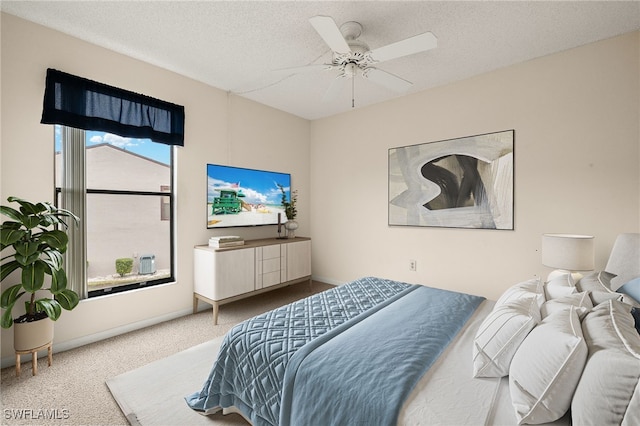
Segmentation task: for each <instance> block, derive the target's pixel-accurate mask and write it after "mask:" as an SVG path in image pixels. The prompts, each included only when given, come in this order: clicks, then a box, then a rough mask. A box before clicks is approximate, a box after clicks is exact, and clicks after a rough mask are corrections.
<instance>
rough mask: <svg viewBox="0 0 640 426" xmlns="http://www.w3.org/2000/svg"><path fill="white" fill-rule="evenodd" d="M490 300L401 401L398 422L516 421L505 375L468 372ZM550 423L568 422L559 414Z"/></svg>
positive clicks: (460, 424) (405, 425) (464, 424)
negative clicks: (475, 341)
mask: <svg viewBox="0 0 640 426" xmlns="http://www.w3.org/2000/svg"><path fill="white" fill-rule="evenodd" d="M494 305H495V302H494V301H488V300H486V301H484V302H483V303H482V304H481V305H480V306H479V307H478V309H477V310H476V312H475V313H474V314H473V316H472V317H471V318H470V319H469V322H468V323H467V325H466V326H465V328H464V329H463V330H462V331H461V332H460V333H459V334H458V336H456V338H455V340H454V341H453V342H451V344H450V345H449V347H448V348H447V349H446V350H445V352H444V353H443V354H442V356H440V358H439V359H438V360H437V361H436V362H435V363H434V364H433V365H432V366H431V368H430V369H429V371H427V373H426V374H425V375H424V376H423V377H422V378H421V379H420V381H419V382H418V384H417V385H416V387H415V388H414V390H413V391H412V393H411V394H410V395H409V398H407V400H406V401H405V403H404V405H403V407H402V410H401V412H400V416H399V417H398V425H402V426H412V425H456V426H467V425H469V426H471V425H473V426H477V425H517V423H518V422H517V420H516V416H515V411H514V409H513V406H512V404H511V396H510V395H509V378H508V377H504V378H502V379H498V378H474V377H473V359H472V347H473V340H474V338H475V335H476V332H477V330H478V328H479V327H480V324H481V323H482V321H483V320H484V318H485V317H486V316H487V315H489V313H490V312H491V310H492V309H493V306H494ZM551 424H552V425H558V426H559V425H568V424H570V422H569V416H565V417H564V418H562V419H560V420H559V421H557V422H554V423H551Z"/></svg>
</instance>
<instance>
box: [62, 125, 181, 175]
mask: <svg viewBox="0 0 640 426" xmlns="http://www.w3.org/2000/svg"><path fill="white" fill-rule="evenodd" d="M86 141H87V146H92V145H98V144H101V143H108V144H110V145H113V146H116V147H118V148H122V149H124V150H127V151H130V152H132V153H134V154H138V155H141V156H143V157H147V158H150V159H152V160H155V161H158V162H160V163H162V164H167V165H168V164H169V163H170V161H171V147H170V146H169V145H165V144H161V143H155V142H153V141H152V140H151V139H136V138H125V137H122V136H118V135H113V134H111V133H106V132H96V131H92V130H87V131H86ZM61 147H62V127H61V126H55V150H56V152H59V151H60V150H61Z"/></svg>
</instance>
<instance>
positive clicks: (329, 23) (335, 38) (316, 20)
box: [309, 15, 351, 53]
mask: <svg viewBox="0 0 640 426" xmlns="http://www.w3.org/2000/svg"><path fill="white" fill-rule="evenodd" d="M309 22H310V23H311V25H312V26H313V28H315V30H316V31H317V32H318V34H320V37H322V39H323V40H324V42H325V43H327V45H328V46H329V47H330V48H331V50H333V51H334V52H338V53H349V52H351V48H349V45H348V44H347V41H346V40H345V39H344V37H343V36H342V33H341V32H340V29H339V28H338V26H337V25H336V22H335V21H334V20H333V18H331V17H330V16H321V15H318V16H313V17H311V18H309Z"/></svg>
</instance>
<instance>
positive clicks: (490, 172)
mask: <svg viewBox="0 0 640 426" xmlns="http://www.w3.org/2000/svg"><path fill="white" fill-rule="evenodd" d="M514 137H515V131H514V130H505V131H501V132H496V133H487V134H482V135H476V136H467V137H462V138H457V139H448V140H443V141H437V142H428V143H423V144H418V145H409V146H403V147H398V148H391V149H389V225H405V226H436V227H445V228H476V229H504V230H513V229H514V226H513V222H514V221H513V212H514V209H513V186H514V184H513V183H514V175H513V164H514V161H513V160H514V158H513V153H514V151H513V149H514Z"/></svg>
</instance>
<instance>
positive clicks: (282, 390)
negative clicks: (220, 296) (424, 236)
mask: <svg viewBox="0 0 640 426" xmlns="http://www.w3.org/2000/svg"><path fill="white" fill-rule="evenodd" d="M624 235H626V236H627V237H628V236H629V235H631V239H632V241H635V242H636V243H637V244H638V245H640V234H624ZM613 255H614V253H613V252H612V258H613ZM628 255H629V252H628V251H625V254H624V256H626V257H627V261H626V263H625V262H623V263H622V266H620V262H618V264H617V266H616V268H617V269H618V270H617V271H615V272H616V273H613V271H607V270H606V269H607V268H605V270H604V271H595V272H593V273H591V274H588V275H586V276H585V277H583V278H582V279H580V280H579V281H577V282H573V281H572V279H573V278H572V276H571V274H567V275H566V276H562V275H560V276H558V277H557V278H554V280H553V282H546V283H543V282H542V281H541V280H540V279H538V278H534V279H530V280H525V281H522V282H518V283H515V284H514V285H512V286H511V287H509V288H508V289H507V290H506V291H505V292H504V293H503V294H502V295H501V297H500V298H498V300H497V301H490V300H485V299H484V298H483V297H480V296H476V295H471V294H465V293H458V292H453V291H448V290H442V289H437V288H432V287H427V286H424V285H416V284H408V283H403V282H398V281H394V280H389V279H383V278H378V277H364V278H361V279H358V280H355V281H353V282H351V283H348V284H345V285H342V286H338V287H336V288H333V289H330V290H327V291H325V292H322V293H318V294H315V295H312V296H310V297H308V298H305V299H302V300H300V301H297V302H293V303H291V304H289V305H286V306H283V307H281V308H278V309H275V310H273V311H270V312H267V313H265V314H262V315H258V316H256V317H254V318H251V319H249V320H247V321H245V322H242V323H240V324H238V325H237V326H235V327H234V328H232V329H231V330H230V331H229V333H227V335H226V336H225V338H224V341H223V343H222V346H221V349H220V351H219V353H218V357H217V360H216V362H215V363H214V365H213V367H212V369H211V372H210V374H209V376H208V377H207V378H206V380H205V383H204V385H202V387H201V388H200V390H199V391H196V392H194V393H192V394H191V395H188V396H186V398H185V399H186V402H187V404H188V405H189V406H190V407H191V408H192V409H194V410H195V411H197V412H199V413H201V414H203V415H208V414H212V413H216V412H218V411H222V412H223V413H224V414H227V413H233V412H235V413H239V414H241V415H242V416H243V417H244V418H245V419H246V420H247V421H248V422H250V423H252V424H254V425H256V426H258V425H283V426H285V425H305V424H322V425H371V424H376V425H387V424H388V425H391V424H398V425H431V424H447V425H453V424H455V425H481V424H486V425H501V424H504V425H513V424H557V425H561V424H572V423H573V424H623V425H625V424H629V425H631V424H640V385H639V384H638V380H639V378H640V334H639V333H638V329H637V328H636V327H637V325H636V317H634V315H635V316H640V315H638V309H637V307H638V306H640V304H639V303H638V301H637V300H638V299H637V297H638V296H637V293H635V292H636V291H640V272H639V271H638V269H639V268H640V267H639V266H638V265H636V262H637V261H638V260H637V257H636V260H634V258H633V257H632V258H631V260H628V257H629V256H628ZM612 261H613V259H610V262H609V263H608V264H607V267H609V265H613V264H616V262H613V263H612ZM627 265H628V267H627ZM616 276H625V277H631V278H630V279H628V281H626V282H624V283H622V282H618V284H616V285H612V283H611V280H612V279H613V278H615V277H616ZM551 295H553V297H551ZM633 295H635V296H636V298H634V297H633ZM611 360H614V361H615V363H612V362H611Z"/></svg>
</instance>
